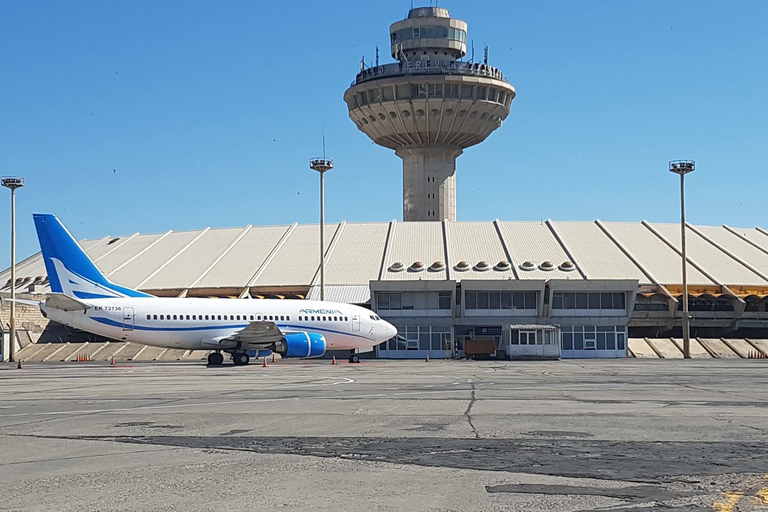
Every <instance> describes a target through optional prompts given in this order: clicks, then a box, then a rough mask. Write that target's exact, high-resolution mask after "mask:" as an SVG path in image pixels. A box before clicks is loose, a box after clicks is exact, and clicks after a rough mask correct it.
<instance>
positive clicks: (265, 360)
mask: <svg viewBox="0 0 768 512" xmlns="http://www.w3.org/2000/svg"><path fill="white" fill-rule="evenodd" d="M261 366H263V367H264V368H266V367H267V358H266V357H265V358H264V364H263V365H261Z"/></svg>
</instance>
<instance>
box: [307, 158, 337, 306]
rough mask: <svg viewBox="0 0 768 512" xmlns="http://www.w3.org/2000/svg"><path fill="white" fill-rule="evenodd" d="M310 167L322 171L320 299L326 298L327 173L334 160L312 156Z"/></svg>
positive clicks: (331, 167)
mask: <svg viewBox="0 0 768 512" xmlns="http://www.w3.org/2000/svg"><path fill="white" fill-rule="evenodd" d="M309 168H310V169H312V170H313V171H317V172H319V173H320V300H325V173H326V172H327V171H330V170H331V169H333V160H331V159H329V158H325V157H322V158H312V159H310V160H309Z"/></svg>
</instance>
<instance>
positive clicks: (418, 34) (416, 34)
mask: <svg viewBox="0 0 768 512" xmlns="http://www.w3.org/2000/svg"><path fill="white" fill-rule="evenodd" d="M420 37H421V29H419V27H413V38H414V39H419V38H420ZM414 55H416V54H415V53H414Z"/></svg>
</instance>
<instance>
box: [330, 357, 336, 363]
mask: <svg viewBox="0 0 768 512" xmlns="http://www.w3.org/2000/svg"><path fill="white" fill-rule="evenodd" d="M331 364H337V363H336V356H333V361H331Z"/></svg>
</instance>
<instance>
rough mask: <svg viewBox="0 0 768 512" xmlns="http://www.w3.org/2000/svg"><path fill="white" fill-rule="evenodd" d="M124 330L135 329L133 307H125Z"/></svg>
mask: <svg viewBox="0 0 768 512" xmlns="http://www.w3.org/2000/svg"><path fill="white" fill-rule="evenodd" d="M123 330H124V331H132V330H133V308H123Z"/></svg>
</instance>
